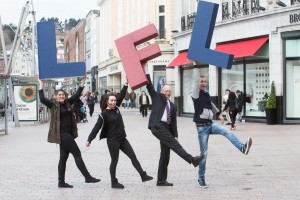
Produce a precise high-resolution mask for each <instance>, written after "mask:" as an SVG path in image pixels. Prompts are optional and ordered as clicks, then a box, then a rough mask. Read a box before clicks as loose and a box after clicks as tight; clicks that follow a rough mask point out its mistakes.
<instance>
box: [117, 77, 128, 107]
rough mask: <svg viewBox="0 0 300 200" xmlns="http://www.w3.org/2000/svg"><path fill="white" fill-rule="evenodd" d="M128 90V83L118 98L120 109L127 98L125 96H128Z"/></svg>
mask: <svg viewBox="0 0 300 200" xmlns="http://www.w3.org/2000/svg"><path fill="white" fill-rule="evenodd" d="M127 88H128V83H125V84H124V85H123V88H122V90H121V92H120V94H119V96H118V98H117V106H118V107H119V106H120V105H121V103H122V101H123V99H124V98H125V95H126V91H127Z"/></svg>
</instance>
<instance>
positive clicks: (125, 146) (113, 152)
mask: <svg viewBox="0 0 300 200" xmlns="http://www.w3.org/2000/svg"><path fill="white" fill-rule="evenodd" d="M107 146H108V150H109V153H110V157H111V163H110V168H109V170H110V176H111V180H115V179H116V168H117V164H118V161H119V152H120V150H121V151H123V153H125V154H126V155H127V156H128V157H129V158H130V160H131V163H132V165H133V166H134V168H135V169H136V170H137V171H138V172H139V174H140V175H141V176H142V175H143V174H145V172H144V171H143V169H142V166H141V164H140V162H139V161H138V159H137V158H136V155H135V153H134V151H133V149H132V147H131V145H130V143H129V141H128V140H127V139H126V138H123V139H120V140H117V139H109V138H108V139H107Z"/></svg>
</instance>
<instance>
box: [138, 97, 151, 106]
mask: <svg viewBox="0 0 300 200" xmlns="http://www.w3.org/2000/svg"><path fill="white" fill-rule="evenodd" d="M145 96H146V102H147V103H146V104H145V105H146V106H149V97H148V95H145ZM139 103H140V105H143V95H141V96H140V98H139Z"/></svg>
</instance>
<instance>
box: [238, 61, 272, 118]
mask: <svg viewBox="0 0 300 200" xmlns="http://www.w3.org/2000/svg"><path fill="white" fill-rule="evenodd" d="M270 91H271V88H270V79H269V63H268V62H265V63H253V64H247V67H246V91H245V92H244V93H245V97H246V98H248V99H249V100H250V101H249V102H247V103H246V116H255V117H265V116H266V113H265V106H266V98H265V95H266V94H269V93H270Z"/></svg>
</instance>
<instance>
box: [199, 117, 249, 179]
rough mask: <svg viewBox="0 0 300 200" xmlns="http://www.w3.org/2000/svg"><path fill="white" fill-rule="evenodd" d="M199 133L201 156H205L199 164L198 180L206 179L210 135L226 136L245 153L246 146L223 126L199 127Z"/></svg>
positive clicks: (215, 124)
mask: <svg viewBox="0 0 300 200" xmlns="http://www.w3.org/2000/svg"><path fill="white" fill-rule="evenodd" d="M197 131H198V140H199V146H200V152H201V155H203V159H202V160H201V161H200V164H199V171H198V178H203V179H204V178H205V169H206V158H207V145H208V138H209V134H219V135H223V136H225V137H226V138H227V139H228V140H229V141H230V142H231V143H232V144H233V145H234V146H235V147H236V148H238V149H239V150H240V151H241V152H242V151H243V148H244V144H243V143H242V142H241V141H240V140H239V139H238V138H237V137H236V136H235V135H234V134H233V133H231V132H230V131H229V130H227V129H226V128H224V127H223V126H221V125H219V124H217V123H212V124H208V125H205V126H201V127H197Z"/></svg>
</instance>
